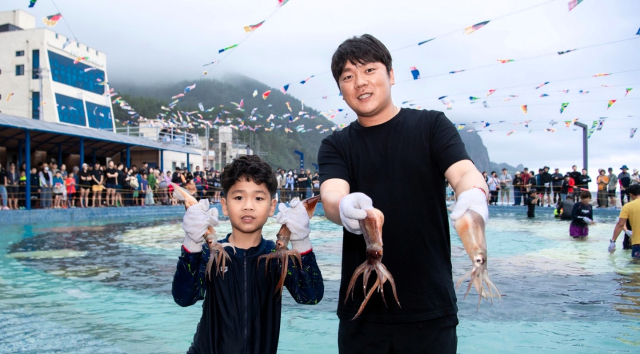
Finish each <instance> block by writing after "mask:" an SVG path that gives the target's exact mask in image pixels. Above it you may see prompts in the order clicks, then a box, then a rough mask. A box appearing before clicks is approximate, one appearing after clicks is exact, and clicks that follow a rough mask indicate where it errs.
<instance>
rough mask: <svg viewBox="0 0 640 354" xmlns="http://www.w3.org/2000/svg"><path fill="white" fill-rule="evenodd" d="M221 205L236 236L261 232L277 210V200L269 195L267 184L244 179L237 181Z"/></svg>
mask: <svg viewBox="0 0 640 354" xmlns="http://www.w3.org/2000/svg"><path fill="white" fill-rule="evenodd" d="M221 204H222V212H223V213H224V215H226V216H228V217H229V221H230V222H231V227H232V228H233V232H234V236H242V234H251V233H254V232H256V231H258V230H260V229H261V228H262V226H263V225H264V224H265V223H266V222H267V218H268V217H269V216H272V215H273V212H274V211H275V208H276V200H275V199H272V198H271V196H270V195H269V190H268V189H267V186H266V184H264V183H261V184H256V183H255V182H253V181H250V180H249V181H247V180H246V179H244V178H241V179H240V180H239V181H236V183H235V184H234V185H233V186H232V187H231V189H229V193H228V194H227V196H226V198H222V200H221ZM235 233H239V234H237V235H235Z"/></svg>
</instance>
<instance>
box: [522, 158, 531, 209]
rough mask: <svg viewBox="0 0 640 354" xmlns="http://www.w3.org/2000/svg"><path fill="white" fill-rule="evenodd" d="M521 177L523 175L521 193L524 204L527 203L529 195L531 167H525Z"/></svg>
mask: <svg viewBox="0 0 640 354" xmlns="http://www.w3.org/2000/svg"><path fill="white" fill-rule="evenodd" d="M520 177H522V187H520V195H522V199H523V201H522V205H525V206H526V205H527V196H528V194H529V193H528V192H527V191H528V190H529V189H528V187H527V185H528V184H529V178H531V174H529V168H528V167H525V168H524V170H523V171H522V174H521V175H520Z"/></svg>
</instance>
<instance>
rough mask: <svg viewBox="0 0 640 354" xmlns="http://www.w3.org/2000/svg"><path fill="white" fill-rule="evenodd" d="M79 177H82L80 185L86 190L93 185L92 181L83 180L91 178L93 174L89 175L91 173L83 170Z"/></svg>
mask: <svg viewBox="0 0 640 354" xmlns="http://www.w3.org/2000/svg"><path fill="white" fill-rule="evenodd" d="M78 176H79V177H80V180H79V181H80V183H79V184H80V186H82V187H85V188H86V187H88V186H90V185H92V183H91V181H89V180H85V179H83V177H84V178H87V177H91V174H90V173H89V171H85V170H82V171H80V172H78Z"/></svg>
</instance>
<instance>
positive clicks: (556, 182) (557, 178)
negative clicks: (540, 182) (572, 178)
mask: <svg viewBox="0 0 640 354" xmlns="http://www.w3.org/2000/svg"><path fill="white" fill-rule="evenodd" d="M551 178H552V179H553V181H552V183H553V186H554V187H560V186H562V181H563V180H564V175H562V174H561V173H554V174H552V175H551Z"/></svg>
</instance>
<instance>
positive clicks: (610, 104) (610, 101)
mask: <svg viewBox="0 0 640 354" xmlns="http://www.w3.org/2000/svg"><path fill="white" fill-rule="evenodd" d="M616 101H617V100H609V104H608V105H607V110H608V109H609V108H611V106H613V104H614V103H616Z"/></svg>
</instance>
